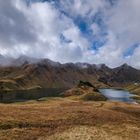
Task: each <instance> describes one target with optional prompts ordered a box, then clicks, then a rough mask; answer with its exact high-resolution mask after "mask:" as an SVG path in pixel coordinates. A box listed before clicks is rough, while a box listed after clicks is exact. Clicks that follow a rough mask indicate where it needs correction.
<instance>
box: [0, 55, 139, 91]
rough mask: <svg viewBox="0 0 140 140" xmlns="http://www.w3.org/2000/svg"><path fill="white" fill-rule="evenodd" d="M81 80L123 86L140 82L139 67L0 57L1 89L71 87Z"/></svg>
mask: <svg viewBox="0 0 140 140" xmlns="http://www.w3.org/2000/svg"><path fill="white" fill-rule="evenodd" d="M80 80H82V81H88V82H90V83H92V84H93V85H95V86H97V87H106V86H117V87H120V86H123V85H129V84H134V83H139V82H140V70H138V69H135V68H133V67H131V66H129V65H127V64H123V65H121V66H119V67H117V68H110V67H108V66H106V65H105V64H100V65H96V64H88V63H65V64H61V63H59V62H54V61H51V60H49V59H37V58H30V57H27V56H21V57H19V58H17V59H14V58H7V57H4V56H2V55H1V56H0V89H1V90H2V91H3V90H4V91H5V90H6V91H11V90H26V89H42V88H43V89H44V88H71V87H73V86H74V85H76V84H77V83H78V82H79V81H80Z"/></svg>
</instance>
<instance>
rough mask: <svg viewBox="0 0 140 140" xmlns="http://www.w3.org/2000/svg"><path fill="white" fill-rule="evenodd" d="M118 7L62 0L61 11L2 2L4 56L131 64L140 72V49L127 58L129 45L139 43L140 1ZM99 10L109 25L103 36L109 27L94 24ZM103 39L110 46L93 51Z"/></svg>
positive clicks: (0, 46) (0, 49)
mask: <svg viewBox="0 0 140 140" xmlns="http://www.w3.org/2000/svg"><path fill="white" fill-rule="evenodd" d="M32 1H33V0H32ZM116 3H117V4H116V5H114V6H113V7H112V6H110V5H109V1H107V0H65V1H64V0H60V3H59V7H58V6H57V5H55V3H50V2H44V3H42V2H35V3H32V4H30V6H27V5H26V3H25V1H21V0H8V1H0V31H1V32H0V53H1V54H4V55H10V56H14V57H15V56H16V57H17V56H19V55H22V54H23V55H28V56H34V57H47V58H50V59H52V60H55V61H61V62H77V61H80V62H89V63H106V64H107V65H109V66H111V67H115V66H118V65H120V64H122V63H124V62H128V63H130V64H131V65H133V66H135V67H139V68H140V63H139V61H138V60H140V54H139V52H140V48H139V47H138V48H136V49H135V51H134V53H133V55H132V56H129V58H125V57H124V56H123V53H124V51H125V50H126V49H127V48H128V47H132V45H134V44H135V43H140V30H139V25H140V14H139V12H140V10H139V6H140V1H139V0H133V1H132V0H127V2H126V1H125V0H118V1H117V2H116ZM62 11H63V12H62ZM99 12H100V16H102V17H101V18H102V20H103V21H104V24H105V25H106V28H105V27H104V28H105V30H107V33H108V34H107V35H105V36H102V35H101V33H102V32H104V28H103V27H101V25H98V24H97V23H95V22H94V16H95V14H97V13H99ZM79 16H80V17H81V18H82V19H84V20H85V22H87V25H88V26H89V27H88V28H89V29H90V30H92V32H93V34H91V35H90V36H89V37H88V36H86V35H84V34H83V33H82V32H81V30H80V29H79V27H78V26H77V25H76V23H75V21H74V19H76V18H77V17H79ZM86 20H87V21H86ZM92 21H93V22H92ZM94 37H95V38H94ZM102 38H103V39H105V40H106V44H104V45H103V46H102V47H101V48H99V49H98V50H97V51H95V50H93V49H92V41H94V39H96V40H97V39H100V40H102Z"/></svg>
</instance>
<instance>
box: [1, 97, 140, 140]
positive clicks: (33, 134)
mask: <svg viewBox="0 0 140 140" xmlns="http://www.w3.org/2000/svg"><path fill="white" fill-rule="evenodd" d="M139 116H140V106H139V105H132V104H124V103H117V102H116V103H115V102H114V103H113V102H83V101H73V100H70V99H66V98H64V99H63V98H53V99H49V100H46V101H45V100H44V101H40V102H37V101H30V102H25V103H18V104H7V105H5V104H0V129H1V130H0V140H19V138H20V140H29V139H30V140H36V139H39V140H66V139H67V140H96V139H97V140H102V139H104V140H109V139H111V140H116V139H119V140H131V139H134V140H138V139H139V138H140V133H139V132H140V117H139Z"/></svg>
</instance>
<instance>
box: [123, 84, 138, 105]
mask: <svg viewBox="0 0 140 140" xmlns="http://www.w3.org/2000/svg"><path fill="white" fill-rule="evenodd" d="M125 89H127V90H129V91H130V92H131V93H133V94H135V95H137V96H134V97H133V98H134V99H135V100H137V102H138V103H140V85H134V84H133V85H132V84H131V85H129V86H127V87H125Z"/></svg>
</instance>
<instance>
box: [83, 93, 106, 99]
mask: <svg viewBox="0 0 140 140" xmlns="http://www.w3.org/2000/svg"><path fill="white" fill-rule="evenodd" d="M81 99H82V100H84V101H106V100H107V98H106V97H105V96H103V95H101V94H99V93H96V92H93V93H87V94H85V95H83V96H82V97H81Z"/></svg>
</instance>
